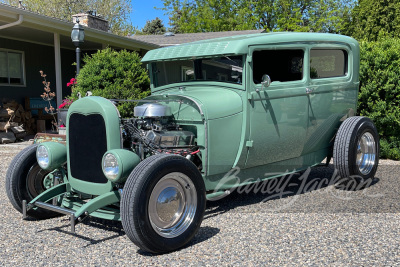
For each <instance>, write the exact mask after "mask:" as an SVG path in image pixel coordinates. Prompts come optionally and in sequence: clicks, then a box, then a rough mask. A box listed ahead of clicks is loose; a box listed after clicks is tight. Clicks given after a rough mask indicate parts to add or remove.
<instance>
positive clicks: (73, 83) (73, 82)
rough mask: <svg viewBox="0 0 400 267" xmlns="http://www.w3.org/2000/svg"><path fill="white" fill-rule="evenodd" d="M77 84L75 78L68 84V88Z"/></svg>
mask: <svg viewBox="0 0 400 267" xmlns="http://www.w3.org/2000/svg"><path fill="white" fill-rule="evenodd" d="M75 84H76V79H75V78H71V80H69V83H67V87H71V86H72V85H75Z"/></svg>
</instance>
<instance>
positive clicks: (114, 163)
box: [103, 153, 119, 180]
mask: <svg viewBox="0 0 400 267" xmlns="http://www.w3.org/2000/svg"><path fill="white" fill-rule="evenodd" d="M103 172H104V175H105V176H106V177H107V178H108V179H110V180H115V179H116V178H117V176H118V173H119V166H118V160H117V158H116V157H115V156H114V155H113V154H111V153H107V154H106V155H105V156H104V158H103Z"/></svg>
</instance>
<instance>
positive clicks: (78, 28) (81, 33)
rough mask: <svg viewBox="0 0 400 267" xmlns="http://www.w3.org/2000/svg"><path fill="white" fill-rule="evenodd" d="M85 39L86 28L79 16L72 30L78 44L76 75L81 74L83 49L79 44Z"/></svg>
mask: <svg viewBox="0 0 400 267" xmlns="http://www.w3.org/2000/svg"><path fill="white" fill-rule="evenodd" d="M83 39H85V30H84V29H83V26H82V25H80V24H79V18H77V19H76V23H75V25H74V27H73V28H72V32H71V40H72V42H73V43H74V45H75V46H76V50H75V51H76V75H78V74H79V69H80V65H81V49H80V48H79V45H80V44H82V43H83Z"/></svg>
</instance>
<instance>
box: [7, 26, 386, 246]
mask: <svg viewBox="0 0 400 267" xmlns="http://www.w3.org/2000/svg"><path fill="white" fill-rule="evenodd" d="M359 58H360V55H359V45H358V43H357V41H355V40H354V39H352V38H349V37H346V36H341V35H333V34H320V33H268V34H265V33H262V34H253V35H246V36H238V37H230V38H219V39H214V40H208V41H201V42H195V43H189V44H183V45H179V46H173V47H167V48H161V49H156V50H152V51H149V52H148V53H147V54H146V55H145V57H144V58H143V62H144V63H146V64H148V70H149V73H150V77H151V91H152V94H151V96H149V97H147V98H146V99H143V100H138V101H137V105H136V106H135V108H134V110H132V113H133V114H132V117H131V118H121V117H120V116H119V113H118V110H117V109H116V102H118V101H124V100H107V99H104V98H101V97H96V96H88V97H84V98H82V99H79V100H78V101H76V102H74V103H73V104H72V105H71V107H70V108H69V110H68V115H67V136H66V145H63V144H60V143H56V142H46V143H41V144H39V145H33V146H30V147H28V148H26V149H24V150H23V151H22V152H21V153H19V154H18V155H17V156H16V157H15V158H14V159H13V161H12V162H11V165H10V167H9V169H8V172H7V176H6V188H7V194H8V197H9V199H10V201H11V203H12V205H13V206H14V207H15V209H17V210H18V211H19V212H21V213H23V216H24V217H27V216H31V217H34V218H40V219H45V218H50V217H54V216H58V215H60V214H65V215H68V216H69V218H70V222H71V228H72V231H75V225H76V224H77V223H79V222H81V221H82V220H83V219H84V218H85V217H87V216H92V217H98V218H102V219H108V220H116V221H121V222H122V226H123V228H124V231H125V233H126V235H127V236H128V237H129V238H130V239H131V240H132V241H133V242H134V243H135V244H136V245H137V246H138V247H140V248H142V249H143V250H146V251H150V252H154V253H165V252H168V251H172V250H176V249H178V248H180V247H182V246H184V245H185V244H187V243H188V242H189V241H190V240H191V239H192V238H193V236H194V235H195V234H196V232H197V230H198V229H199V227H200V224H201V222H202V218H203V214H204V210H205V205H206V200H207V199H208V200H210V199H218V198H221V197H222V196H224V195H226V194H228V193H229V192H231V191H232V189H233V188H237V187H240V186H243V185H246V184H249V183H255V182H259V181H264V180H267V179H270V178H273V177H278V176H282V175H283V174H286V173H287V172H297V171H301V170H305V169H307V168H308V167H312V166H316V165H318V164H320V163H321V161H323V160H324V159H325V158H327V159H328V161H329V160H330V159H331V158H333V159H334V165H335V168H336V169H337V170H338V173H339V175H340V177H342V178H343V179H351V177H359V178H361V179H364V180H365V179H369V178H371V177H373V176H374V175H375V172H376V170H377V166H378V155H379V140H378V135H377V130H376V128H375V126H374V124H373V123H372V121H371V120H370V119H368V118H365V117H358V116H355V113H356V108H357V93H358V87H359ZM131 101H134V100H131ZM232 169H235V170H240V173H239V175H235V176H234V177H228V178H227V173H230V171H231V170H232Z"/></svg>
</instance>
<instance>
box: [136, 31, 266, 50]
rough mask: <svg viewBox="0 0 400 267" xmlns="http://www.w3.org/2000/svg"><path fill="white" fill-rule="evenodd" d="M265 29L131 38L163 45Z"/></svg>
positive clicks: (250, 32) (251, 32)
mask: <svg viewBox="0 0 400 267" xmlns="http://www.w3.org/2000/svg"><path fill="white" fill-rule="evenodd" d="M261 32H264V30H248V31H226V32H200V33H179V34H173V33H167V34H164V35H133V36H130V38H131V39H134V40H137V41H142V42H147V43H152V44H155V45H158V46H161V47H165V46H173V45H179V44H184V43H191V42H196V41H201V40H208V39H214V38H219V37H229V36H236V35H243V34H253V33H261Z"/></svg>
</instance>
